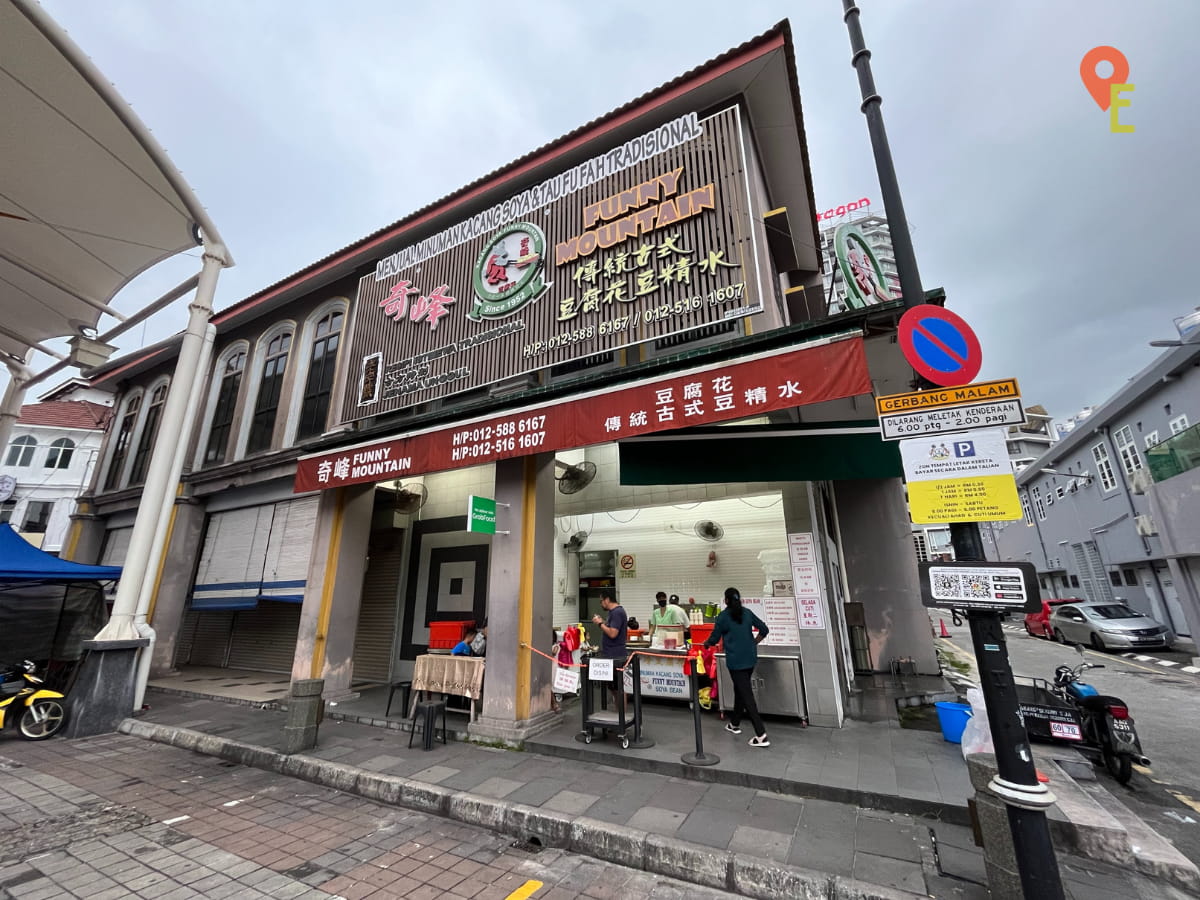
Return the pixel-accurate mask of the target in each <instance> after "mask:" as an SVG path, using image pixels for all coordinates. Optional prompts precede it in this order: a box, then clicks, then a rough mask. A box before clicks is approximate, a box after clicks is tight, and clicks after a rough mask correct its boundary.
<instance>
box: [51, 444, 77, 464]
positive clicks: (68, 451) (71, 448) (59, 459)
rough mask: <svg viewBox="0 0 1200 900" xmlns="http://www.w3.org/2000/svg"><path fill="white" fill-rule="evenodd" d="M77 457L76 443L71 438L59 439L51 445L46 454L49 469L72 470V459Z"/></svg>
mask: <svg viewBox="0 0 1200 900" xmlns="http://www.w3.org/2000/svg"><path fill="white" fill-rule="evenodd" d="M74 455H75V442H74V441H73V440H71V439H70V438H59V439H58V440H57V441H55V442H54V443H53V444H51V445H50V450H49V452H47V453H46V468H47V469H69V468H71V457H72V456H74Z"/></svg>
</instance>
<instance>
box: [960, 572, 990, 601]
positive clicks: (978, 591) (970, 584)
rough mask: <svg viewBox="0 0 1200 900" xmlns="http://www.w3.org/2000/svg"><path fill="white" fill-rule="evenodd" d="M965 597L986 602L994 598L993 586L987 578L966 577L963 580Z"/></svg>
mask: <svg viewBox="0 0 1200 900" xmlns="http://www.w3.org/2000/svg"><path fill="white" fill-rule="evenodd" d="M962 583H963V596H964V597H968V598H970V599H972V600H985V599H987V598H988V597H990V596H992V584H991V581H989V580H988V579H987V578H981V577H979V576H975V575H965V576H963V578H962Z"/></svg>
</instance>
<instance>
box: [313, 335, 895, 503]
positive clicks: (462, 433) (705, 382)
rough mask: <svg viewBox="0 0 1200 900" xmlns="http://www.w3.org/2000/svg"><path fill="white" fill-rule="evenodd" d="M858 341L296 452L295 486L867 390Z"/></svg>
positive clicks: (578, 442)
mask: <svg viewBox="0 0 1200 900" xmlns="http://www.w3.org/2000/svg"><path fill="white" fill-rule="evenodd" d="M870 390H871V381H870V377H869V375H868V373H867V366H866V359H865V356H864V354H863V345H862V340H861V339H860V338H849V339H846V340H840V341H834V342H832V343H828V344H819V345H816V346H810V347H804V348H801V349H798V350H788V351H783V352H777V353H775V354H773V355H765V356H761V357H758V358H755V359H751V360H747V361H745V362H741V363H735V364H732V365H726V366H722V367H716V366H713V367H709V368H707V369H703V370H698V371H695V372H692V373H687V374H683V375H679V376H676V377H673V378H668V379H663V380H660V381H650V382H644V383H642V384H638V385H634V386H631V387H627V388H624V389H617V390H612V391H608V392H604V393H597V394H591V395H585V396H582V397H579V398H577V399H574V400H567V401H565V402H562V403H558V404H555V405H547V406H541V407H533V408H529V409H526V410H523V411H520V412H511V413H506V414H504V415H499V416H491V417H488V418H485V419H479V420H476V421H474V422H470V423H466V424H460V425H455V426H453V427H445V428H435V429H430V430H428V431H425V432H418V433H415V434H411V435H409V436H407V437H403V438H397V439H395V440H388V441H380V442H377V443H373V444H369V445H362V446H358V447H351V448H348V449H344V450H337V451H332V452H329V453H324V454H321V455H319V456H311V457H307V458H304V459H301V460H300V461H299V463H298V465H297V470H296V482H295V490H296V491H297V492H304V491H315V490H322V489H325V488H332V487H341V486H344V485H348V484H365V483H368V482H373V481H382V480H385V479H388V478H395V477H396V476H397V475H400V474H423V473H428V472H440V471H445V470H447V469H457V468H462V467H465V466H473V465H479V464H482V463H487V462H493V461H495V460H497V459H508V458H511V457H516V456H527V455H529V454H531V453H538V452H542V451H551V450H562V449H565V448H568V447H586V446H589V445H591V444H602V443H606V442H608V441H611V440H613V439H615V438H628V437H637V436H639V435H643V434H652V433H654V432H656V431H664V430H668V429H672V428H678V427H680V423H681V422H686V423H688V424H696V425H707V424H713V423H715V422H724V421H730V420H733V419H741V418H746V417H748V416H752V415H758V414H760V413H764V412H770V411H772V410H777V409H789V408H791V407H794V406H800V405H802V404H805V403H819V402H821V401H823V400H831V399H835V398H838V397H852V396H856V395H859V394H866V393H870Z"/></svg>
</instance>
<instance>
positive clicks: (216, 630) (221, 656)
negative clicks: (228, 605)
mask: <svg viewBox="0 0 1200 900" xmlns="http://www.w3.org/2000/svg"><path fill="white" fill-rule="evenodd" d="M233 615H234V614H233V613H232V612H229V611H228V610H204V611H197V612H196V619H195V625H194V626H193V628H192V636H191V642H190V647H189V652H188V658H187V660H186V661H185V660H180V661H179V662H180V663H181V664H183V665H192V666H220V667H224V666H225V664H226V663H225V660H226V659H227V658H228V656H229V637H230V634H231V633H232V631H233Z"/></svg>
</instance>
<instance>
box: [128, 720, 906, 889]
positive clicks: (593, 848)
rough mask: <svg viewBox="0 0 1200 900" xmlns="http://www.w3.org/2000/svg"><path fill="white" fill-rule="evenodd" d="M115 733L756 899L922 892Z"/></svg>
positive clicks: (205, 738)
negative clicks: (901, 889)
mask: <svg viewBox="0 0 1200 900" xmlns="http://www.w3.org/2000/svg"><path fill="white" fill-rule="evenodd" d="M118 730H119V731H120V732H121V733H122V734H127V735H130V736H131V737H137V738H142V739H143V740H148V741H153V742H155V743H160V744H167V745H169V746H172V747H177V748H179V749H181V750H191V751H194V752H196V753H203V754H205V755H206V756H216V757H219V758H221V759H225V760H228V761H230V762H235V763H239V764H240V765H244V766H250V767H253V768H257V769H265V770H267V771H270V772H277V773H279V774H281V775H287V776H290V777H293V778H299V779H301V780H303V781H308V782H311V783H313V784H319V785H321V786H323V787H330V788H334V789H335V790H339V791H342V792H344V793H348V794H354V795H356V796H359V797H362V798H364V799H366V800H372V801H375V802H377V803H384V804H387V805H389V806H402V807H405V808H408V809H415V810H417V811H419V812H424V813H430V814H432V815H436V816H440V817H442V818H447V819H452V820H454V821H456V822H461V823H463V824H464V825H476V826H479V827H481V828H486V829H489V830H491V831H494V832H497V833H499V834H506V835H509V836H511V837H514V838H517V839H519V840H522V841H526V842H529V843H535V844H538V845H540V846H543V847H554V848H557V849H562V850H568V851H570V852H572V853H577V854H579V855H581V856H590V857H593V858H595V859H600V860H603V861H605V862H611V863H616V864H618V865H622V866H627V867H629V868H634V869H641V870H643V871H646V872H650V873H652V874H655V875H664V876H667V877H670V878H676V879H679V880H680V881H686V882H690V883H692V884H699V885H703V886H705V887H710V888H716V889H718V890H725V891H730V892H732V893H735V894H739V895H741V896H744V897H754V898H757V900H790V898H796V900H914V898H917V897H924V896H926V895H924V894H912V893H909V892H907V891H900V890H896V889H893V888H888V887H882V886H880V885H873V884H867V883H865V882H861V881H856V880H855V879H853V878H844V877H842V876H840V875H829V874H826V873H823V872H817V871H814V870H811V869H802V868H800V867H798V866H789V865H785V864H783V863H776V862H772V861H771V860H768V859H761V858H758V857H754V856H749V855H747V854H743V853H732V852H730V851H721V850H716V849H714V848H712V847H706V846H703V845H701V844H693V843H689V842H688V841H680V840H673V839H670V838H664V837H662V836H660V835H657V834H650V833H649V832H645V831H640V830H638V829H636V828H629V827H627V826H624V825H614V824H611V823H608V822H601V821H599V820H598V819H591V818H588V817H586V816H571V815H568V814H565V813H559V812H555V811H553V810H543V809H537V808H535V807H531V806H525V805H523V804H520V803H511V802H509V801H507V800H496V799H493V798H491V797H481V796H479V795H477V794H472V793H469V792H467V791H456V790H453V789H451V788H447V787H443V786H442V785H437V784H425V783H423V782H419V781H413V780H412V779H409V778H404V777H401V776H399V775H382V774H380V773H378V772H371V771H368V770H366V769H360V768H357V767H354V766H347V765H344V764H341V763H335V762H330V761H329V760H324V759H318V758H316V757H312V756H303V755H300V754H295V755H291V756H289V755H286V754H284V753H280V752H278V751H276V750H271V749H269V748H267V747H260V746H257V745H255V744H247V743H245V742H243V741H237V740H234V739H232V738H225V737H220V736H218V735H211V734H204V733H203V732H200V731H193V730H191V729H189V728H177V727H174V726H171V725H157V724H155V723H152V722H145V721H142V720H139V719H132V718H130V719H125V720H124V721H123V722H121V725H120V727H119V728H118Z"/></svg>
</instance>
